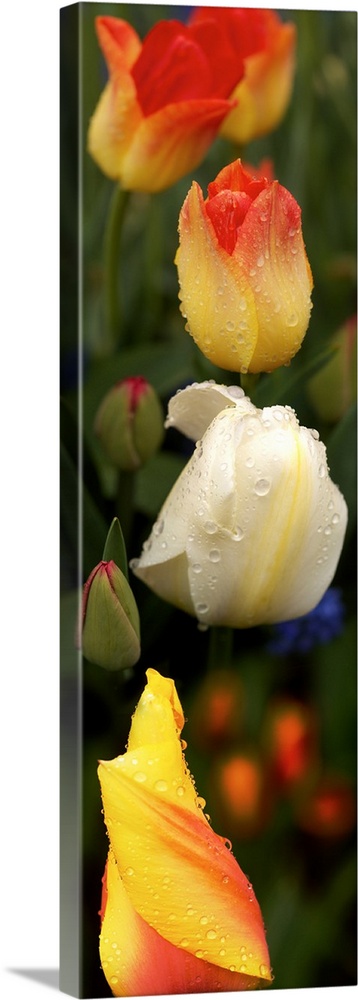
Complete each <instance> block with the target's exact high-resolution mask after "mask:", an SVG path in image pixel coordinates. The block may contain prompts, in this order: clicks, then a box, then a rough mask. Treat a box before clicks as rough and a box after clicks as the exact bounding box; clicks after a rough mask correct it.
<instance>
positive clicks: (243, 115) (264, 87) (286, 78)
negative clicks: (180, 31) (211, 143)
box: [190, 7, 296, 145]
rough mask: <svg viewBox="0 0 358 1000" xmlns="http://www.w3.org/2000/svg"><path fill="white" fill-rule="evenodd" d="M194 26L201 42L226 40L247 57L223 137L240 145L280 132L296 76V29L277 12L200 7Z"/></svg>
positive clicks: (225, 123) (240, 8) (192, 23)
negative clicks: (210, 36) (208, 35)
mask: <svg viewBox="0 0 358 1000" xmlns="http://www.w3.org/2000/svg"><path fill="white" fill-rule="evenodd" d="M190 24H191V25H192V26H195V28H196V29H197V32H198V37H200V32H201V33H202V35H203V36H205V33H209V32H210V31H211V32H213V34H214V35H215V34H216V36H220V35H221V34H222V35H225V36H226V38H227V43H228V46H230V47H231V49H232V50H233V51H235V52H236V54H237V55H239V56H240V57H241V59H242V60H243V63H244V70H245V71H244V75H243V78H242V79H241V80H237V81H236V82H235V86H234V89H233V90H232V91H227V95H226V96H231V97H232V98H235V99H236V102H237V103H236V107H235V108H234V110H233V111H231V112H230V114H228V115H227V117H226V118H225V119H224V121H223V124H222V126H221V129H220V133H221V135H223V136H224V137H225V138H227V139H229V140H231V141H232V142H236V143H239V144H241V145H242V144H245V143H248V142H251V140H252V139H256V138H258V136H261V135H265V134H266V133H268V132H271V131H272V130H273V129H274V128H276V127H277V126H278V125H279V123H280V121H281V119H282V118H283V115H284V113H285V111H286V109H287V106H288V103H289V100H290V97H291V93H292V87H293V79H294V71H295V48H296V29H295V26H294V24H292V23H286V24H283V23H282V21H281V20H280V18H279V16H278V14H277V13H276V12H275V11H273V10H257V9H254V8H250V7H247V8H246V7H232V8H231V7H228V8H225V7H219V8H215V7H198V8H197V9H196V10H195V11H194V13H193V15H192V17H191V19H190Z"/></svg>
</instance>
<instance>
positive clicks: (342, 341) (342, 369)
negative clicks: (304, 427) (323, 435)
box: [308, 316, 357, 424]
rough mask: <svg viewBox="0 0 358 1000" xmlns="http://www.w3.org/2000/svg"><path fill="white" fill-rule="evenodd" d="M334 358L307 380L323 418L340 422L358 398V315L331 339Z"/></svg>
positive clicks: (316, 410)
mask: <svg viewBox="0 0 358 1000" xmlns="http://www.w3.org/2000/svg"><path fill="white" fill-rule="evenodd" d="M331 346H332V348H334V353H333V354H332V357H331V358H330V360H329V361H328V362H327V364H326V365H324V367H323V368H320V370H319V372H317V375H314V376H313V377H312V378H311V379H310V380H309V383H308V394H309V398H310V401H311V404H312V406H313V408H314V410H315V412H316V413H317V415H318V416H319V417H320V419H321V420H324V421H326V422H327V423H328V424H334V423H337V422H338V421H339V420H340V419H341V418H342V417H343V416H344V414H345V413H346V412H347V410H348V409H349V407H350V406H351V404H352V403H354V402H355V400H356V398H357V317H356V316H352V317H351V319H349V320H347V322H346V323H345V324H344V326H342V327H341V328H340V329H339V330H338V331H337V333H335V334H334V336H333V337H332V339H331Z"/></svg>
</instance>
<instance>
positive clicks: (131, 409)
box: [95, 375, 164, 471]
mask: <svg viewBox="0 0 358 1000" xmlns="http://www.w3.org/2000/svg"><path fill="white" fill-rule="evenodd" d="M95 433H96V434H97V437H98V438H99V440H100V442H101V445H102V448H103V451H104V452H105V454H106V456H107V458H108V459H109V461H110V462H111V463H112V464H113V465H115V466H117V468H119V469H123V470H128V471H135V470H136V469H139V468H140V466H141V465H143V464H144V462H146V461H147V460H148V458H150V457H151V455H154V454H155V452H156V451H157V450H158V448H159V447H160V445H161V443H162V440H163V436H164V416H163V411H162V407H161V403H160V400H159V399H158V396H157V393H156V392H155V390H154V389H153V387H152V386H151V385H150V384H149V382H147V380H146V379H145V378H143V377H142V376H141V375H137V376H134V377H131V378H125V379H123V380H122V381H121V382H117V383H116V385H114V386H113V387H112V389H110V390H109V392H107V394H106V396H105V397H104V399H103V400H102V403H101V405H100V407H99V409H98V411H97V415H96V419H95Z"/></svg>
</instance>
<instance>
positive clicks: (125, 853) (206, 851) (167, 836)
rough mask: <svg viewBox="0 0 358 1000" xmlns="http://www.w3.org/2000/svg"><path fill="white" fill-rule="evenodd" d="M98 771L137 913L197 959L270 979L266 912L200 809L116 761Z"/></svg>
mask: <svg viewBox="0 0 358 1000" xmlns="http://www.w3.org/2000/svg"><path fill="white" fill-rule="evenodd" d="M98 773H99V778H100V782H101V788H102V797H103V807H104V815H105V822H106V825H107V829H108V832H109V836H110V840H111V847H112V850H113V854H114V857H115V859H116V862H117V866H118V872H119V874H120V877H121V879H122V881H123V885H124V888H125V890H126V892H127V893H128V896H129V898H130V901H131V903H132V905H133V906H134V908H135V910H136V912H137V913H138V914H139V916H141V917H142V918H143V920H145V921H146V923H148V924H149V925H150V926H151V927H154V928H155V930H156V931H157V932H158V934H160V935H161V936H162V937H164V938H165V939H166V940H168V941H170V942H171V943H172V944H173V945H175V946H176V947H177V948H183V949H184V948H185V950H187V951H188V952H189V953H190V954H192V955H195V956H196V958H198V959H204V961H205V962H210V963H212V964H213V965H215V966H219V967H220V968H223V969H228V970H230V971H231V972H242V973H245V975H246V974H247V975H248V976H252V977H254V978H255V979H259V980H263V981H265V980H266V981H268V982H269V981H270V980H271V973H270V971H269V956H268V951H267V945H266V941H265V934H264V928H263V924H262V917H261V912H260V909H259V906H258V903H257V901H256V898H255V896H254V893H253V890H252V887H251V886H250V885H249V883H248V881H247V879H246V877H245V875H244V874H243V872H242V871H241V869H240V868H239V866H238V864H237V862H236V861H235V859H234V857H233V855H232V854H231V852H230V850H229V849H228V847H226V845H225V843H224V841H223V839H222V838H221V837H218V836H217V835H216V834H215V833H214V832H213V830H212V829H211V827H210V826H209V824H208V822H207V821H206V820H205V818H204V816H203V815H202V814H201V815H199V810H198V815H197V816H195V815H194V814H193V813H192V812H191V811H189V810H188V809H186V808H184V809H183V808H181V807H180V806H178V805H173V804H172V802H170V801H168V799H167V795H166V791H165V790H164V788H163V791H162V792H161V793H160V792H159V791H158V792H157V793H156V794H155V793H153V792H150V791H147V790H146V788H145V787H144V782H143V783H142V782H135V781H133V779H131V778H129V777H128V776H127V775H126V774H123V773H122V771H121V769H120V768H118V767H116V765H115V762H102V763H101V764H100V766H99V770H98ZM244 956H245V957H244Z"/></svg>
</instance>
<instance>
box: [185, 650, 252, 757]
mask: <svg viewBox="0 0 358 1000" xmlns="http://www.w3.org/2000/svg"><path fill="white" fill-rule="evenodd" d="M243 699H244V692H243V686H242V683H241V680H240V678H239V676H238V674H237V672H236V671H235V670H229V669H222V668H221V669H220V668H219V669H218V670H212V671H211V672H210V673H209V674H208V675H207V677H205V679H204V681H203V682H202V684H201V685H200V687H199V688H198V690H197V692H196V696H195V699H194V702H193V705H192V708H191V713H190V731H191V733H192V737H191V738H192V741H193V742H195V744H196V745H197V746H199V747H201V748H202V749H204V750H207V749H210V750H216V749H218V748H220V747H222V746H227V745H228V744H229V743H230V742H232V741H233V740H235V739H237V737H238V734H239V731H240V726H241V719H242V710H243Z"/></svg>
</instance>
